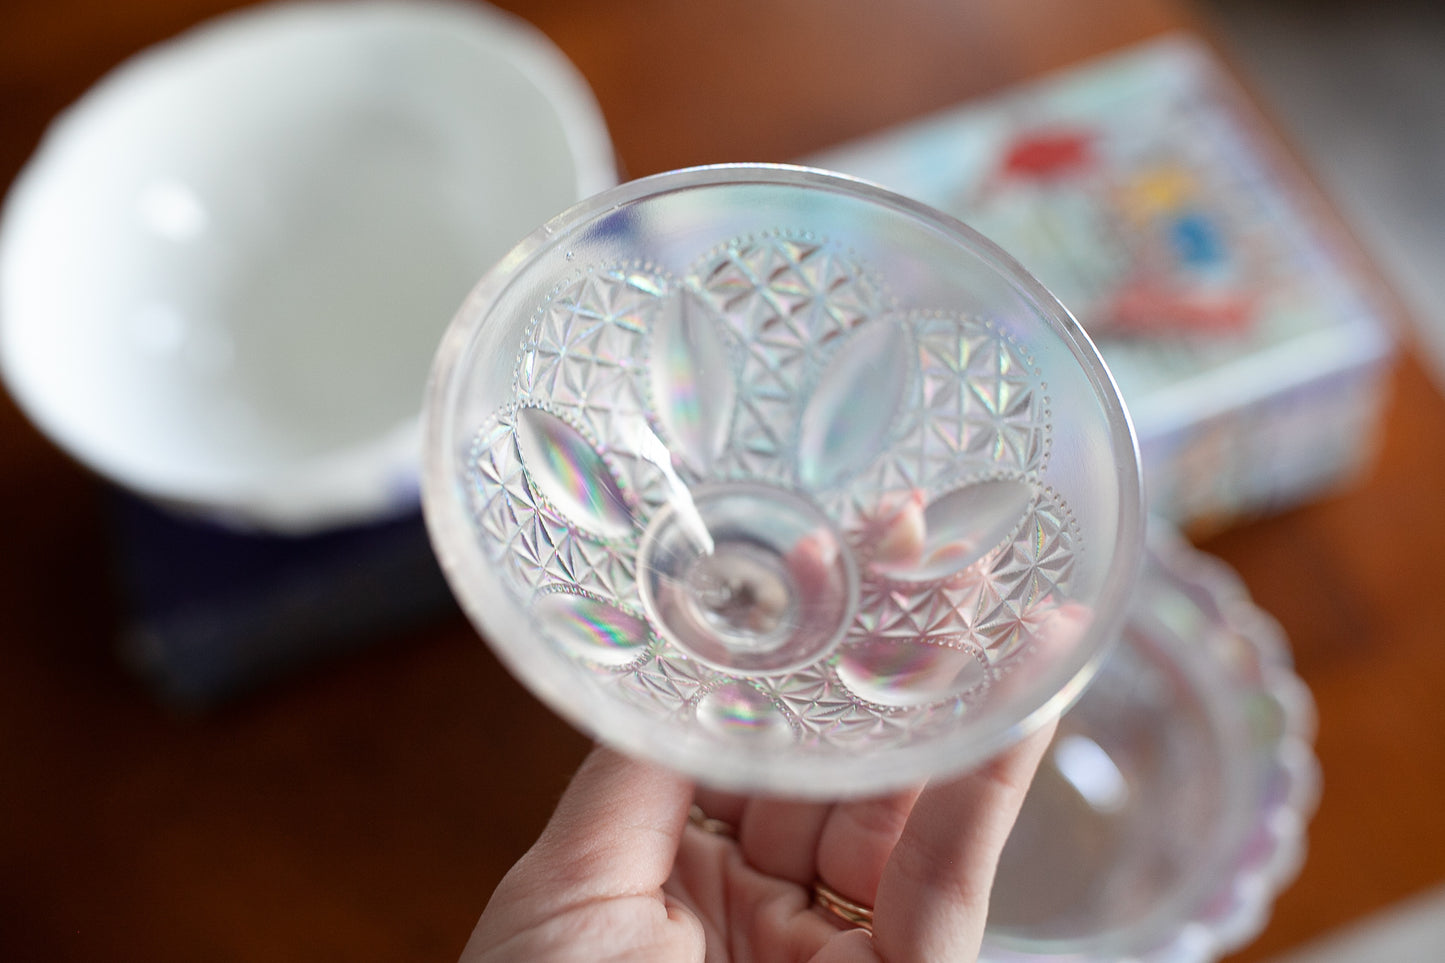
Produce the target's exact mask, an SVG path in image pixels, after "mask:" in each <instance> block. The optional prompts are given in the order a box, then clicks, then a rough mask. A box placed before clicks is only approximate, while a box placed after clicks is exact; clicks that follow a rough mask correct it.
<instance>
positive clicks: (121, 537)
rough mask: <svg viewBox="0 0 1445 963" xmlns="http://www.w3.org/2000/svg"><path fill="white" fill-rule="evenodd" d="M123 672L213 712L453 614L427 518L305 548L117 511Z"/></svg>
mask: <svg viewBox="0 0 1445 963" xmlns="http://www.w3.org/2000/svg"><path fill="white" fill-rule="evenodd" d="M112 515H113V518H114V527H115V538H116V549H117V559H118V568H119V580H120V588H121V592H122V597H123V603H124V605H125V607H126V616H127V622H128V628H127V630H126V632H125V636H124V639H123V642H122V651H123V654H124V657H125V659H126V661H127V662H128V663H129V664H130V665H131V666H132V667H133V668H134V669H135V670H136V671H137V672H139V673H140V674H141V676H142V677H143V678H144V679H145V680H146V681H147V682H148V684H149V685H150V686H151V687H152V689H153V690H154V691H155V693H156V694H157V695H158V696H159V697H160V698H161V699H162V700H163V701H165V702H167V703H169V704H171V705H175V706H177V707H181V708H188V709H204V708H207V707H210V706H213V705H216V704H218V703H220V702H223V701H225V700H228V699H231V698H233V697H236V696H239V695H241V694H243V693H245V692H248V691H252V690H254V689H256V688H258V687H260V686H262V685H264V684H266V683H270V682H274V681H276V680H278V679H280V678H283V677H285V676H287V675H291V674H294V673H296V672H298V671H299V670H301V669H303V668H307V667H314V666H316V665H317V664H319V663H322V662H324V661H325V660H328V659H334V658H336V657H338V656H341V655H344V654H346V653H348V652H352V651H355V650H357V649H359V648H361V647H363V646H366V645H368V644H371V643H373V642H376V641H378V640H382V639H385V638H388V637H396V636H397V635H399V634H401V633H403V632H405V631H407V630H408V629H414V628H417V627H419V626H421V625H423V624H425V623H427V622H429V621H434V620H438V619H440V618H442V617H445V616H446V615H448V614H450V613H452V612H454V611H455V604H454V602H453V601H452V597H451V594H450V592H449V591H448V589H447V586H446V583H445V581H444V580H443V578H442V575H441V571H440V569H439V568H438V566H437V563H436V560H435V557H434V556H433V554H432V551H431V546H430V544H429V542H428V541H427V536H426V531H425V528H424V526H423V524H422V519H421V514H420V512H414V513H412V514H409V515H406V516H404V517H400V518H395V519H391V520H388V521H383V522H378V523H374V524H369V525H364V526H358V527H353V528H346V529H340V530H334V531H329V532H325V533H323V534H319V535H310V536H303V537H294V536H281V535H272V534H261V533H250V532H240V531H236V530H234V529H228V528H223V527H220V526H217V525H214V524H210V523H207V522H205V521H203V520H200V519H195V518H190V517H183V516H180V515H175V514H172V513H169V512H166V511H164V510H163V509H160V508H158V507H156V506H155V505H152V504H150V503H148V502H145V501H143V500H141V499H138V498H136V497H134V496H131V495H127V494H124V493H116V494H115V496H114V499H113V506H112Z"/></svg>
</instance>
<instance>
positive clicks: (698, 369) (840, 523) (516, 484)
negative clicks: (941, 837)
mask: <svg viewBox="0 0 1445 963" xmlns="http://www.w3.org/2000/svg"><path fill="white" fill-rule="evenodd" d="M425 444H426V465H425V472H424V492H423V495H424V503H425V506H426V513H427V522H428V525H429V528H430V531H431V535H432V538H433V541H434V543H435V545H436V547H437V551H438V555H439V557H440V559H441V561H442V564H443V568H444V569H445V571H446V573H447V575H448V577H449V579H450V581H451V584H452V586H453V589H454V591H455V593H456V594H457V596H458V598H459V599H460V600H461V602H462V604H463V606H464V608H465V609H466V611H467V612H468V614H469V615H470V617H471V618H472V619H473V621H474V622H475V623H476V625H477V626H478V628H479V629H480V630H481V631H482V633H483V634H484V635H485V636H486V638H487V639H488V641H489V642H490V644H491V645H492V646H493V648H494V649H495V650H496V652H497V653H498V655H499V656H500V657H501V658H502V660H503V661H504V662H505V663H506V664H507V665H508V666H509V668H510V669H511V670H512V671H513V672H514V673H515V674H516V675H517V676H518V677H519V678H520V679H521V680H522V681H523V682H524V683H525V684H526V685H527V686H529V687H530V688H531V689H532V690H533V691H534V692H535V693H536V694H537V695H538V696H540V697H541V698H542V699H543V700H544V701H545V702H546V703H547V704H548V705H550V706H551V707H552V708H553V709H555V710H556V711H558V712H559V713H561V714H562V715H563V716H565V717H566V718H567V719H569V720H571V721H572V722H573V723H574V724H576V725H577V726H579V727H580V728H582V729H584V730H585V731H587V732H588V733H590V734H592V735H594V736H596V737H597V738H599V739H601V740H603V741H606V742H608V743H611V744H613V745H614V746H617V747H619V748H621V749H623V750H624V751H627V752H631V753H633V754H636V755H640V756H644V757H647V758H651V759H654V760H657V761H659V762H661V763H663V764H666V765H669V766H672V767H674V768H676V769H678V770H681V771H683V772H686V773H688V774H690V775H692V776H693V777H696V778H698V779H700V780H704V781H707V782H709V783H712V784H715V785H721V786H726V787H731V788H735V789H746V790H751V791H769V792H777V793H786V794H790V795H795V796H813V797H836V796H839V795H847V794H856V793H874V792H881V791H884V790H886V789H889V788H892V787H896V786H900V785H903V784H907V783H912V782H915V781H919V780H922V779H925V778H927V777H930V776H933V775H936V774H940V773H946V772H953V771H958V770H961V769H964V768H966V767H968V766H970V765H972V764H975V763H977V762H979V761H980V760H982V759H984V758H985V757H987V756H989V755H991V754H993V753H994V752H996V751H998V750H999V749H1000V748H1002V747H1003V746H1005V745H1007V744H1009V743H1010V742H1012V741H1013V740H1015V739H1017V738H1018V737H1019V736H1020V735H1022V734H1023V733H1025V732H1027V731H1029V730H1031V729H1032V728H1034V727H1037V726H1038V725H1040V724H1042V723H1043V722H1044V721H1045V720H1048V719H1051V718H1053V717H1055V716H1057V715H1058V714H1059V713H1060V712H1061V711H1062V710H1063V709H1064V708H1065V707H1066V706H1067V705H1068V704H1070V703H1071V702H1072V701H1073V700H1074V698H1075V697H1076V696H1077V695H1078V694H1079V692H1080V691H1081V690H1082V688H1083V686H1084V685H1085V683H1086V682H1087V680H1088V678H1089V677H1090V675H1091V674H1092V672H1093V670H1094V668H1095V667H1096V666H1097V664H1098V662H1099V660H1100V658H1101V656H1102V655H1103V653H1104V650H1105V647H1106V644H1107V643H1108V642H1109V641H1110V640H1111V639H1112V638H1113V636H1114V634H1115V630H1116V628H1117V626H1118V623H1119V621H1120V619H1121V618H1122V613H1123V606H1124V603H1125V600H1126V598H1127V595H1128V591H1129V588H1130V585H1131V583H1132V580H1133V575H1134V572H1135V568H1136V563H1137V560H1138V557H1139V554H1140V542H1141V530H1142V523H1141V519H1140V494H1139V467H1138V458H1137V453H1136V447H1135V443H1134V437H1133V433H1132V430H1131V427H1130V424H1129V420H1128V417H1127V415H1126V413H1125V411H1124V408H1123V406H1122V404H1121V403H1120V400H1119V398H1118V394H1117V391H1116V389H1115V387H1114V384H1113V381H1112V379H1111V378H1110V376H1109V374H1108V371H1107V370H1106V369H1105V367H1104V365H1103V363H1102V362H1101V361H1100V359H1099V356H1098V354H1097V352H1096V351H1095V349H1094V347H1093V345H1092V344H1091V343H1090V341H1089V339H1088V338H1087V336H1086V335H1085V334H1084V333H1083V331H1082V330H1081V329H1080V328H1079V326H1078V325H1077V323H1075V321H1074V320H1073V319H1072V318H1071V317H1070V316H1069V314H1068V312H1067V311H1066V310H1065V309H1064V308H1063V307H1062V306H1061V305H1060V304H1059V303H1058V302H1057V301H1056V300H1055V299H1054V298H1053V297H1052V296H1051V295H1050V294H1049V293H1048V292H1047V291H1045V290H1044V289H1043V288H1042V287H1041V286H1040V285H1039V284H1038V283H1037V282H1035V281H1034V280H1033V279H1032V278H1031V277H1029V276H1028V274H1026V273H1025V272H1024V271H1023V269H1022V268H1020V267H1019V265H1018V264H1017V263H1015V262H1014V261H1013V260H1012V259H1010V258H1009V257H1008V256H1007V255H1005V254H1004V253H1003V252H1001V251H1000V250H999V249H998V248H996V247H994V246H993V245H992V244H990V243H989V242H988V241H986V240H984V239H983V238H982V237H980V236H979V235H977V234H976V233H974V232H972V231H971V230H969V229H968V228H967V227H965V226H964V225H963V224H961V223H959V222H958V221H956V220H953V219H952V218H949V217H947V216H945V215H943V214H940V213H938V212H937V211H934V210H932V209H929V208H926V207H924V206H922V205H919V204H917V203H914V202H912V201H909V200H907V199H904V198H902V197H899V196H897V195H893V194H890V193H888V192H886V191H884V190H882V189H880V188H877V187H874V186H872V185H869V184H866V183H863V182H860V181H856V180H852V179H849V178H844V177H841V176H838V175H833V174H828V173H825V172H821V171H814V170H808V169H803V168H794V167H782V166H765V165H727V166H718V167H707V168H697V169H691V170H684V171H676V172H672V173H668V174H662V175H658V176H656V177H650V178H645V179H643V180H639V181H635V182H632V183H630V184H626V185H623V186H622V187H619V188H616V189H613V190H611V191H607V192H605V193H603V194H601V195H598V196H596V197H594V198H592V199H590V200H588V201H585V202H583V203H582V204H580V205H578V206H576V207H574V208H572V209H571V210H569V211H567V212H565V213H563V214H561V215H559V216H558V217H557V218H555V219H554V220H552V221H550V222H549V223H547V224H546V225H545V226H543V227H542V228H541V229H540V230H538V231H537V232H535V233H534V234H532V235H531V236H530V237H528V238H527V239H526V240H524V241H523V242H522V243H521V244H520V245H519V246H518V247H517V248H516V249H515V250H513V251H512V252H511V254H509V255H508V256H507V257H506V258H504V259H503V260H502V261H501V262H500V263H499V264H498V265H497V266H496V267H495V268H494V269H493V270H492V271H491V272H490V273H489V274H487V276H486V277H485V278H483V280H482V281H481V282H480V284H479V285H478V286H477V287H476V289H475V290H474V291H473V293H472V295H471V296H470V298H469V299H468V300H467V302H466V304H465V305H464V306H463V308H462V309H461V311H460V313H459V314H458V315H457V317H456V319H455V321H454V322H453V324H452V326H451V328H450V330H449V331H448V333H447V335H446V337H445V340H444V341H443V344H442V346H441V349H440V351H439V353H438V357H437V362H436V365H435V368H434V370H433V376H432V384H431V387H430V394H429V397H428V401H427V423H426V440H425Z"/></svg>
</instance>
